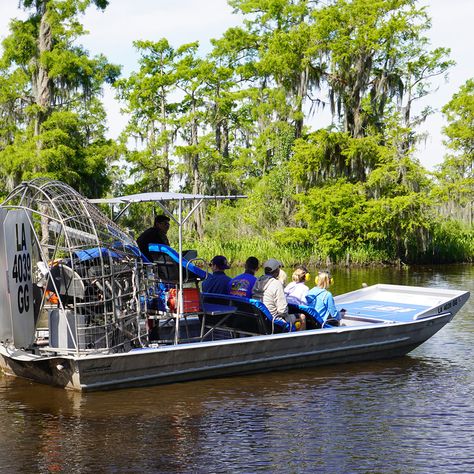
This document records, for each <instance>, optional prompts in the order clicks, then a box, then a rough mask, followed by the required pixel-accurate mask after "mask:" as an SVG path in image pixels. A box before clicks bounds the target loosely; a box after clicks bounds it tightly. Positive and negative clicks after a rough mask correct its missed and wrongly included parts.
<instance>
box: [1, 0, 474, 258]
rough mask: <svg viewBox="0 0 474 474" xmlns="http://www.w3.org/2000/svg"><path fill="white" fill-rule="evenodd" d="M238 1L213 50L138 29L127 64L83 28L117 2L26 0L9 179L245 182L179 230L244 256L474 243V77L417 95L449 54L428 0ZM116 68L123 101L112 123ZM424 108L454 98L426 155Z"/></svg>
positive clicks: (196, 186) (459, 251)
mask: <svg viewBox="0 0 474 474" xmlns="http://www.w3.org/2000/svg"><path fill="white" fill-rule="evenodd" d="M222 1H224V0H222ZM228 3H229V5H230V6H231V7H232V8H233V10H234V12H235V13H237V14H239V15H241V16H242V17H243V19H244V20H243V21H242V22H241V24H240V25H237V26H235V27H232V28H229V29H228V30H226V31H224V32H223V33H222V35H221V36H220V37H219V38H214V39H212V40H211V48H210V49H208V50H207V51H206V52H203V51H202V48H201V46H200V45H199V43H198V42H197V41H196V42H192V43H187V44H181V45H172V44H170V42H169V40H168V39H167V38H157V37H152V38H138V37H137V38H136V41H134V42H133V46H134V47H135V49H136V52H137V57H138V61H137V64H136V67H135V70H133V71H132V72H130V73H128V75H125V74H123V73H122V66H120V65H117V64H112V63H110V62H109V60H108V59H107V58H106V57H105V56H103V55H97V56H92V55H91V54H90V53H89V51H87V49H86V48H84V47H83V46H82V45H81V38H82V37H83V36H84V35H85V34H87V32H86V31H85V29H84V27H83V25H82V24H81V17H82V15H83V14H84V12H85V11H86V9H87V8H93V7H96V8H98V9H99V10H101V11H102V12H103V14H104V15H107V6H108V4H109V1H107V0H61V1H58V0H37V1H31V0H23V1H20V2H19V8H20V9H21V10H23V14H22V16H21V18H22V19H12V20H11V22H10V27H9V31H8V32H7V33H6V35H5V38H4V39H3V41H2V43H1V49H0V196H6V195H7V194H8V193H9V192H10V191H11V190H12V189H13V188H14V187H16V186H17V185H18V184H19V183H21V182H22V181H25V180H30V179H32V178H35V177H39V176H45V177H48V178H52V179H57V180H60V181H63V182H65V183H67V184H69V185H71V186H72V187H73V188H75V189H76V190H77V191H79V192H80V193H81V194H83V195H84V196H87V197H90V198H95V197H104V196H108V197H112V196H120V195H124V194H133V193H141V192H149V191H164V192H167V191H176V192H184V193H192V194H203V195H220V196H224V195H247V196H248V199H243V200H239V201H238V202H234V201H232V202H230V203H214V202H208V203H206V205H205V206H203V207H202V209H200V210H199V211H198V212H196V213H195V214H194V215H193V217H192V218H191V219H190V220H189V226H188V227H187V229H186V233H187V235H186V242H188V243H189V244H192V245H193V246H194V247H195V248H196V249H198V250H199V254H200V255H204V256H206V258H211V257H212V256H213V255H216V254H224V255H226V256H227V257H228V258H229V259H230V260H231V261H234V262H242V261H245V259H246V258H247V257H248V256H249V255H254V256H256V257H258V258H259V259H261V260H264V259H266V258H268V257H269V256H272V257H275V258H278V259H281V260H282V261H284V262H285V264H286V265H292V264H295V263H302V262H304V263H306V264H309V265H313V264H314V265H318V264H321V265H324V266H328V265H330V264H331V265H344V266H347V265H369V264H372V265H390V264H392V265H393V264H395V265H397V264H404V265H411V264H425V263H426V264H432V263H454V262H472V261H474V244H473V242H474V227H473V223H474V206H473V202H474V153H473V150H474V128H473V127H472V123H473V121H474V78H470V79H467V80H466V82H465V83H464V84H463V85H461V86H460V88H459V90H458V91H457V92H456V93H455V94H454V95H453V96H452V98H451V99H450V100H449V102H448V103H447V104H445V106H444V107H443V108H442V110H441V111H434V110H433V109H432V108H430V107H424V108H423V107H421V106H420V105H418V104H420V103H422V102H421V100H424V101H425V102H424V103H428V102H427V99H428V98H429V96H430V94H431V93H432V91H434V90H435V89H436V88H437V87H442V81H443V78H445V77H446V76H447V74H448V73H449V70H450V68H451V67H452V66H453V64H454V62H453V61H452V60H451V59H450V50H449V48H448V47H447V46H449V45H431V44H430V41H429V39H428V36H427V32H428V31H429V29H430V28H431V19H430V16H429V7H428V6H423V2H422V1H421V0H398V1H396V2H394V1H392V0H328V1H325V2H308V1H307V0H265V1H263V0H229V1H228ZM425 3H426V2H425ZM143 14H146V12H143ZM137 35H140V32H137ZM106 85H109V86H111V87H112V88H113V90H114V92H115V99H116V101H117V102H118V104H119V105H120V107H121V110H123V112H124V113H126V114H127V119H128V122H127V124H126V126H125V127H124V129H123V131H122V133H121V135H120V137H118V138H117V139H110V138H108V137H107V128H106V118H107V113H106V110H105V107H104V102H103V91H104V88H105V86H106ZM324 110H326V111H327V110H329V111H330V112H331V124H330V125H329V126H326V125H323V124H326V123H327V119H326V118H325V116H324V113H325V112H324ZM432 113H442V114H443V115H444V118H445V123H446V126H445V127H444V128H443V133H444V137H445V144H446V147H447V150H448V152H447V153H446V155H445V157H444V160H443V162H442V163H441V164H440V165H439V166H438V167H437V168H436V170H434V171H432V172H431V171H428V170H427V169H425V168H424V167H423V166H422V165H421V164H420V161H419V159H418V157H417V147H419V145H420V143H422V141H423V140H424V139H426V136H425V135H424V134H423V131H422V129H421V128H420V125H421V124H423V122H424V121H425V119H426V118H427V117H428V116H429V115H430V114H432ZM157 212H161V210H160V209H159V208H158V206H156V208H153V206H151V205H150V206H145V207H141V208H140V209H137V208H132V207H131V208H130V209H129V210H127V212H126V213H125V214H124V218H125V219H124V220H125V222H124V221H123V220H122V221H121V223H122V225H125V226H128V228H130V229H132V230H133V232H134V234H135V235H139V233H140V232H141V231H143V230H144V229H146V228H147V227H150V226H151V224H152V222H153V217H154V214H155V213H157Z"/></svg>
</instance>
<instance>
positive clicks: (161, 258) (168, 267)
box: [148, 244, 207, 283]
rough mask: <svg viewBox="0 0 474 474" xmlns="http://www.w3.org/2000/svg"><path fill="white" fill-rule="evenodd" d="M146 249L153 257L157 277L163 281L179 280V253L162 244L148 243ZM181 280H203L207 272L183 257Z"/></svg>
mask: <svg viewBox="0 0 474 474" xmlns="http://www.w3.org/2000/svg"><path fill="white" fill-rule="evenodd" d="M148 250H149V252H150V254H151V256H152V258H153V263H154V268H155V269H156V272H157V273H158V278H159V279H160V280H163V281H167V282H173V283H177V282H178V281H179V254H178V252H177V251H176V250H175V249H173V248H171V247H169V246H168V245H164V244H150V245H149V246H148ZM182 266H183V281H184V282H191V281H197V280H204V279H205V278H206V275H207V273H206V272H205V271H204V270H202V269H201V268H199V267H197V266H196V265H194V264H193V263H192V262H191V261H189V260H187V259H186V258H184V257H183V259H182Z"/></svg>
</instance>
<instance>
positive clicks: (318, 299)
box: [306, 272, 345, 326]
mask: <svg viewBox="0 0 474 474" xmlns="http://www.w3.org/2000/svg"><path fill="white" fill-rule="evenodd" d="M331 283H332V278H331V274H330V273H329V272H319V273H318V276H317V277H316V286H315V287H314V288H312V289H311V290H309V292H308V294H307V295H306V303H307V305H308V306H311V307H313V308H314V309H315V310H316V311H317V312H318V313H319V314H320V316H321V317H322V318H323V321H324V322H326V321H327V320H331V322H330V324H331V325H332V326H339V324H340V320H341V318H342V317H343V316H344V312H345V310H341V311H340V312H339V311H338V310H337V308H336V303H335V302H334V297H333V296H332V293H331V292H330V291H329V290H328V288H329V285H330V284H331Z"/></svg>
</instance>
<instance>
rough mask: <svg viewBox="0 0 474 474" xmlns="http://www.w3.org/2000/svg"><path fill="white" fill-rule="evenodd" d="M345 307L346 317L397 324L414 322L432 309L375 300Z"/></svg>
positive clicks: (349, 304) (352, 303) (362, 301)
mask: <svg viewBox="0 0 474 474" xmlns="http://www.w3.org/2000/svg"><path fill="white" fill-rule="evenodd" d="M339 306H342V305H339ZM343 306H344V309H346V311H347V313H346V317H347V316H348V317H359V318H367V319H371V320H378V321H396V322H406V321H413V320H414V319H415V318H416V316H417V315H418V314H420V313H422V312H423V311H426V310H428V309H429V308H430V306H425V305H419V304H412V303H398V302H397V303H393V302H387V301H382V300H375V299H367V300H359V301H353V302H344V303H343Z"/></svg>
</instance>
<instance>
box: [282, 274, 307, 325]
mask: <svg viewBox="0 0 474 474" xmlns="http://www.w3.org/2000/svg"><path fill="white" fill-rule="evenodd" d="M308 279H309V272H308V270H307V268H306V267H305V266H304V265H300V266H298V267H296V269H295V271H294V272H293V276H292V280H293V281H292V282H291V283H289V284H288V285H287V286H286V287H285V296H286V300H287V301H288V303H291V304H306V295H307V294H308V291H309V288H308V287H307V286H306V285H305V281H307V280H308ZM299 320H300V322H301V328H300V329H301V330H304V329H306V316H305V315H304V314H300V315H299Z"/></svg>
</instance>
